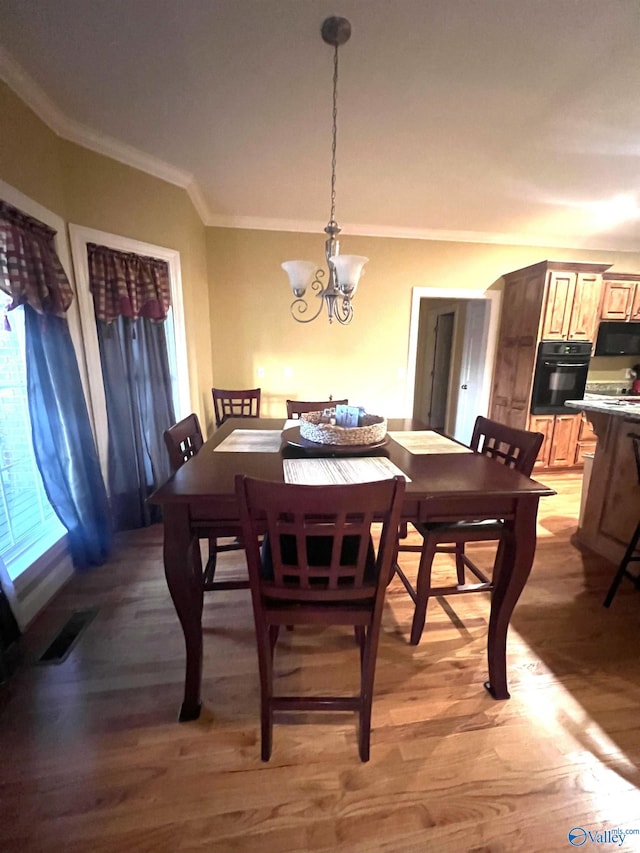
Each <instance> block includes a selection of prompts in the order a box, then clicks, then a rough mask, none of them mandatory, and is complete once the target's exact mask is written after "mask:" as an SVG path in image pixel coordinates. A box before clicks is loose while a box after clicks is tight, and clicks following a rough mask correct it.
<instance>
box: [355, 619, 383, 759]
mask: <svg viewBox="0 0 640 853" xmlns="http://www.w3.org/2000/svg"><path fill="white" fill-rule="evenodd" d="M365 633H366V638H365V642H364V646H363V648H362V656H361V675H360V703H361V704H360V721H359V723H360V724H359V729H358V753H359V755H360V761H368V760H369V754H370V749H371V706H372V704H373V682H374V679H375V674H376V655H377V650H378V640H379V638H380V624H377V625H375V624H374V625H371V626H369V628H367V629H366V632H365Z"/></svg>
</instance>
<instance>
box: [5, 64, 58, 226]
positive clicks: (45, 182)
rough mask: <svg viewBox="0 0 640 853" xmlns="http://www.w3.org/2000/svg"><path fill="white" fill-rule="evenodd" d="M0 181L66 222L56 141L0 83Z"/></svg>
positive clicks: (37, 119) (33, 115)
mask: <svg viewBox="0 0 640 853" xmlns="http://www.w3.org/2000/svg"><path fill="white" fill-rule="evenodd" d="M0 117H1V118H0V178H2V179H3V180H4V181H6V182H7V183H8V184H11V185H12V186H14V187H15V188H16V189H17V190H20V192H22V193H24V194H25V195H27V196H29V197H30V198H32V199H33V200H34V201H37V202H38V203H39V204H42V205H43V206H44V207H47V208H49V210H51V211H53V213H57V214H58V216H61V217H62V218H63V219H66V218H67V217H66V204H65V194H64V174H63V170H62V164H61V161H60V145H59V142H60V140H59V137H58V136H56V134H55V133H53V132H52V131H51V130H49V128H48V127H47V126H46V125H45V124H43V122H42V121H40V119H39V118H38V117H37V116H36V115H35V114H34V113H33V112H32V111H31V110H30V109H29V107H27V106H26V105H25V104H24V103H23V102H22V101H21V100H20V99H19V98H18V97H17V96H16V95H14V93H13V92H12V91H11V89H9V87H8V86H6V85H5V84H4V83H3V82H2V81H1V80H0Z"/></svg>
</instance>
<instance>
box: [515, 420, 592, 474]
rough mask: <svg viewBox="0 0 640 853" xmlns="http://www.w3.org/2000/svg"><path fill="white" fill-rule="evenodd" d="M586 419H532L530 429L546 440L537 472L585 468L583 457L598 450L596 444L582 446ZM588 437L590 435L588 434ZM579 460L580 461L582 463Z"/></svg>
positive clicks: (586, 442) (585, 442)
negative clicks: (582, 434)
mask: <svg viewBox="0 0 640 853" xmlns="http://www.w3.org/2000/svg"><path fill="white" fill-rule="evenodd" d="M582 426H583V416H582V415H581V414H577V415H531V416H530V418H529V426H528V429H530V430H532V431H534V432H541V433H542V434H543V435H544V440H543V442H542V446H541V448H540V452H539V453H538V458H537V459H536V462H535V466H534V467H535V468H572V467H573V466H575V465H580V464H582V455H581V454H582V453H585V452H586V451H587V450H592V449H593V448H594V447H595V436H594V437H593V441H587V440H586V439H585V441H584V442H583V443H582V444H581V442H580V434H581V429H582ZM585 434H586V432H585ZM578 459H579V461H578Z"/></svg>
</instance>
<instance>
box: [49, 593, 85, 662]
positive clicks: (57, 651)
mask: <svg viewBox="0 0 640 853" xmlns="http://www.w3.org/2000/svg"><path fill="white" fill-rule="evenodd" d="M97 612H98V609H97V608H95V607H94V608H91V609H90V610H76V611H75V613H73V614H72V615H71V617H70V618H69V620H68V621H67V622H66V624H65V625H63V626H62V628H61V629H60V632H59V633H58V635H57V636H56V637H55V639H54V640H53V641H52V642H51V643H50V645H49V646H48V648H47V649H46V651H45V652H43V654H42V655H41V656H40V657H39V658H38V663H62V661H63V660H65V659H66V657H67V655H68V654H69V652H70V651H71V649H72V648H73V647H74V646H75V644H76V643H77V642H78V640H79V639H80V636H81V635H82V632H83V631H84V630H85V628H87V626H88V625H89V624H90V622H91V620H92V619H93V617H94V616H95V615H96V613H97Z"/></svg>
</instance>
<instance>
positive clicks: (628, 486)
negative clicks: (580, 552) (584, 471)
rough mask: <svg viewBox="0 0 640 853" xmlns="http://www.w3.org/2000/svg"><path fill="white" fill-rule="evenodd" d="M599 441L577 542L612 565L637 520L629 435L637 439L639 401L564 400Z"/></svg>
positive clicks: (638, 495) (637, 489) (636, 474)
mask: <svg viewBox="0 0 640 853" xmlns="http://www.w3.org/2000/svg"><path fill="white" fill-rule="evenodd" d="M565 405H567V406H568V407H570V408H573V409H578V410H580V411H583V412H584V413H585V414H586V416H587V418H588V419H589V421H590V422H591V424H592V426H593V429H594V432H595V434H596V436H597V437H598V443H597V445H596V449H595V456H594V459H593V469H592V472H591V478H590V481H589V490H588V493H587V496H586V502H585V506H584V514H583V518H582V524H581V525H580V527H578V532H577V541H578V544H580V545H584V546H586V547H587V548H589V549H590V550H591V551H595V552H596V553H597V554H600V555H601V556H603V557H606V558H607V559H608V560H611V561H612V562H613V563H615V564H618V563H619V562H620V560H621V559H622V557H623V555H624V552H625V550H626V547H627V545H628V543H629V540H630V538H631V536H632V534H633V531H634V530H635V528H636V525H637V524H638V521H639V520H640V485H639V484H638V480H639V479H640V470H639V469H638V465H637V463H636V458H635V453H634V448H633V442H632V440H631V438H630V433H633V434H636V435H640V398H638V397H635V398H630V397H628V398H622V399H620V398H617V399H616V398H614V399H612V398H610V397H609V398H593V399H584V400H568V401H567V402H566V403H565Z"/></svg>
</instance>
